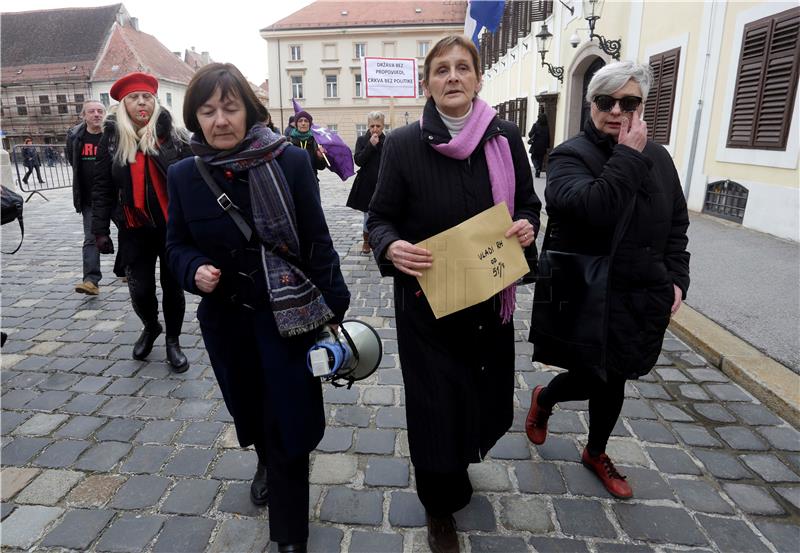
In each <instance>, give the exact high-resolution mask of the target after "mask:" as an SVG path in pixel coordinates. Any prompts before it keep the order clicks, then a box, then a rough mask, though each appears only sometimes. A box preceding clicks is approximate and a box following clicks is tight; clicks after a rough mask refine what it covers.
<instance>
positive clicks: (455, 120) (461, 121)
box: [436, 102, 472, 138]
mask: <svg viewBox="0 0 800 553" xmlns="http://www.w3.org/2000/svg"><path fill="white" fill-rule="evenodd" d="M436 111H438V112H439V117H441V118H442V122H443V123H444V126H445V127H447V130H448V132H449V133H450V137H451V138H455V137H457V136H458V133H460V132H461V131H462V130H463V129H464V126H465V125H466V124H467V119H469V116H470V115H471V114H472V103H471V102H470V104H469V111H467V113H465V114H464V115H462V116H461V117H450V116H449V115H445V114H444V113H442V110H440V109H439V108H438V107H437V108H436Z"/></svg>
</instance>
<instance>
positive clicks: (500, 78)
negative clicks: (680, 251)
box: [481, 1, 800, 241]
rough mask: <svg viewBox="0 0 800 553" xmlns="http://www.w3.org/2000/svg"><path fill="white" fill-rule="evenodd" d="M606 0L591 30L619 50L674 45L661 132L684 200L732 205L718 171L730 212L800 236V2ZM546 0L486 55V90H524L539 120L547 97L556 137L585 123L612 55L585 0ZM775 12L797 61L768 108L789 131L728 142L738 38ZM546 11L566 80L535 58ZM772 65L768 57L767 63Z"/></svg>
mask: <svg viewBox="0 0 800 553" xmlns="http://www.w3.org/2000/svg"><path fill="white" fill-rule="evenodd" d="M604 4H605V5H604V6H603V9H602V12H601V13H600V18H599V19H597V20H596V24H595V29H594V32H595V34H597V35H602V36H603V37H605V38H606V39H607V40H620V41H621V50H620V54H621V55H620V59H623V60H625V59H630V60H635V61H639V62H645V63H648V62H649V61H650V60H651V59H652V58H653V57H654V56H659V55H661V54H663V53H671V54H673V55H674V58H673V59H674V60H675V62H676V70H675V71H674V81H673V83H674V84H673V86H672V89H671V90H672V92H671V110H670V111H668V112H664V111H659V114H660V116H661V117H662V118H663V117H668V119H662V124H663V125H665V127H666V128H665V129H664V131H665V132H666V134H667V135H668V139H666V140H662V141H661V143H662V144H663V145H664V146H665V147H666V148H667V150H668V151H669V152H670V154H671V155H672V157H673V159H674V161H675V166H676V167H677V169H678V173H679V175H680V177H681V181H682V183H683V187H684V193H685V194H686V197H687V202H688V204H689V208H690V209H691V210H693V211H698V212H701V211H707V212H710V213H714V214H716V213H717V211H725V210H727V209H728V208H727V207H725V206H722V205H720V204H719V199H720V196H719V195H718V194H717V195H716V196H715V195H714V194H713V192H715V191H719V190H720V185H719V184H715V183H724V182H725V181H733V182H734V183H737V184H738V185H740V186H739V187H736V186H733V188H734V189H735V190H734V191H733V192H730V190H731V186H730V185H728V186H727V187H725V186H723V188H724V190H727V191H729V192H730V193H731V194H733V195H736V196H737V198H735V199H733V200H730V201H731V202H732V205H734V207H733V208H730V209H731V211H732V212H735V214H736V217H726V218H732V219H734V220H737V221H738V222H740V223H741V224H742V225H743V226H745V227H748V228H752V229H755V230H759V231H762V232H767V233H770V234H773V235H776V236H779V237H782V238H786V239H790V240H793V241H800V172H799V171H798V159H799V158H800V155H798V154H799V153H800V87H798V86H797V74H798V72H797V65H798V62H797V59H796V58H797V51H798V50H797V48H798V47H797V37H798V36H800V32H798V28H799V27H800V19H798V18H800V13H798V15H797V17H795V12H798V10H800V8H798V4H797V3H796V2H763V1H762V2H739V1H736V2H724V1H713V2H711V1H709V2H656V1H645V2H610V1H608V2H605V3H604ZM569 8H572V9H573V13H570V11H569ZM552 9H553V11H552V13H550V14H546V17H545V18H544V19H543V20H542V21H538V22H536V23H534V24H533V26H532V30H531V32H530V34H528V36H526V37H524V38H520V39H519V40H518V42H517V43H516V44H515V45H514V46H513V47H512V48H510V49H508V50H507V51H506V52H505V54H504V55H503V56H501V57H500V58H499V59H498V60H497V62H495V63H493V64H491V66H490V67H489V68H488V70H487V71H486V73H485V75H484V87H483V90H482V92H481V95H482V96H483V97H484V99H486V100H487V101H488V102H489V103H490V104H492V105H498V104H502V103H503V102H505V101H507V100H509V99H512V98H520V97H523V98H524V97H527V98H528V113H527V121H528V122H529V124H530V123H532V122H534V121H535V120H536V114H537V112H538V110H539V107H540V105H542V106H543V105H544V104H545V103H547V102H550V103H551V104H554V113H555V121H552V119H551V122H550V128H551V133H552V134H553V142H554V144H556V145H557V144H559V143H561V142H562V141H564V140H565V139H566V138H568V137H570V136H573V135H574V134H577V133H578V132H580V130H581V128H582V112H583V110H584V107H585V103H584V99H583V96H584V94H585V85H586V84H587V82H588V79H589V78H590V76H591V74H593V71H594V70H596V69H597V68H599V67H600V66H602V65H603V64H605V63H608V62H611V61H614V60H613V59H612V57H611V56H610V55H608V54H607V53H606V52H604V51H603V50H602V49H601V48H600V47H599V45H598V43H599V40H598V39H597V38H596V37H595V38H594V39H593V40H591V41H590V40H589V30H588V24H587V20H586V19H585V14H584V13H582V12H583V3H582V2H579V1H572V2H564V3H563V4H562V3H559V2H553V8H552ZM771 20H775V21H777V23H773V29H774V31H770V32H774V33H775V37H774V41H775V42H774V44H775V45H776V46H775V49H777V48H778V47H780V46H781V43H780V42H779V41H780V40H783V41H784V43H783V46H784V47H785V48H784V50H785V49H786V48H788V49H789V52H790V53H791V52H794V54H793V55H792V56H791V58H784V60H783V62H782V63H784V65H786V64H790V65H791V64H792V62H793V63H794V65H793V67H794V69H793V70H792V69H786V71H787V73H786V75H787V79H788V80H789V81H791V82H789V83H788V84H785V86H787V87H788V88H785V89H784V90H787V92H786V93H785V98H784V99H783V100H781V102H782V103H781V111H782V113H781V114H780V115H775V114H773V115H772V117H773V118H774V119H777V118H779V117H782V118H783V121H777V120H776V121H775V125H777V126H780V127H781V129H783V130H782V132H783V135H784V140H783V143H781V144H777V145H775V144H773V145H768V146H766V147H764V145H763V144H761V145H749V146H748V145H745V146H743V145H741V144H738V145H737V146H736V147H732V146H731V145H730V142H731V139H730V136H731V135H730V133H731V132H732V126H731V121H732V117H733V115H732V112H733V110H734V109H737V108H735V107H734V104H735V96H736V94H737V92H736V91H737V90H741V86H742V85H741V84H738V82H737V76H738V75H739V72H740V62H741V56H742V55H743V39H744V37H745V35H746V33H752V32H753V31H752V28H753V26H756V27H757V26H758V25H760V24H762V23H763V22H766V23H767V24H768V23H769V22H770V21H771ZM542 23H544V24H546V25H547V27H548V29H549V31H550V33H552V35H553V38H552V41H551V44H550V45H549V48H548V51H547V53H546V55H545V61H546V62H547V63H549V64H551V65H552V66H554V67H561V68H563V82H562V81H560V80H559V79H557V78H556V77H554V76H552V75H551V73H550V72H549V71H548V69H547V67H543V66H542V63H541V55H540V52H539V51H537V41H536V37H535V35H536V34H537V33H538V32H539V31H540V30H541V24H542ZM781 25H783V26H781ZM780 33H782V34H780ZM747 36H748V37H751V35H750V34H747ZM770 36H771V35H770ZM748 40H750V39H748ZM770 40H772V38H771V39H770ZM770 44H773V43H770ZM792 48H794V50H792ZM767 59H769V58H767ZM768 65H769V66H770V68H771V67H772V64H771V63H770V64H768ZM790 65H786V67H787V68H788V67H790ZM756 70H758V68H757V67H756ZM769 70H771V69H769ZM765 71H766V70H765ZM792 71H793V72H792ZM765 75H766V73H765ZM765 78H766V77H765ZM787 79H784V80H787ZM740 80H741V79H740ZM765 82H766V81H765ZM772 86H773V85H770V84H767V85H766V88H767V89H768V90H767V91H766V92H764V91H762V94H768V93H769V90H771V87H772ZM782 86H783V85H782ZM737 87H740V88H737ZM792 90H793V91H794V92H793V93H792V92H791V91H792ZM537 98H538V100H540V101H537ZM738 105H739V108H738V109H740V110H741V109H742V107H741V106H742V105H744V106H745V107H746V105H747V104H746V103H742V101H740V102H739V104H738ZM552 109H553V106H552V105H551V106H550V110H552ZM762 112H763V113H765V114H766V112H765V111H762ZM762 112H759V113H762ZM549 113H552V111H549ZM737 113H740V112H737ZM740 115H741V114H740ZM745 115H746V112H745ZM767 116H768V115H764V117H767ZM584 117H585V116H584ZM650 124H651V122H650V121H648V125H650ZM746 130H747V129H746V128H745V131H746ZM526 131H527V129H523V132H526ZM754 136H755V134H754ZM710 189H713V190H710ZM709 192H711V194H710V193H709ZM726 201H727V200H726Z"/></svg>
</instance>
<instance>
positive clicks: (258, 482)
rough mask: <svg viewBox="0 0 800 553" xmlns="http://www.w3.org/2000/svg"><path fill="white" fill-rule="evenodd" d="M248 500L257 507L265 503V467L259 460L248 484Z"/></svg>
mask: <svg viewBox="0 0 800 553" xmlns="http://www.w3.org/2000/svg"><path fill="white" fill-rule="evenodd" d="M250 501H252V502H253V505H258V506H259V507H261V506H262V505H266V504H267V467H266V465H262V464H261V463H260V462H259V463H258V468H256V474H255V476H253V483H252V484H250Z"/></svg>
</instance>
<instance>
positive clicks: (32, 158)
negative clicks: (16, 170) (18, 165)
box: [22, 137, 44, 184]
mask: <svg viewBox="0 0 800 553" xmlns="http://www.w3.org/2000/svg"><path fill="white" fill-rule="evenodd" d="M22 165H23V166H24V167H25V168H26V169H27V171H26V172H25V176H24V177H22V182H23V183H25V184H28V179H29V178H30V176H31V173H33V172H34V171H36V178H37V179H38V181H39V184H44V179H42V174H41V173H40V172H39V167H41V166H42V160H41V158H40V157H39V152H37V151H36V146H34V145H33V139H32V138H30V137H28V138H26V139H25V146H24V147H23V148H22Z"/></svg>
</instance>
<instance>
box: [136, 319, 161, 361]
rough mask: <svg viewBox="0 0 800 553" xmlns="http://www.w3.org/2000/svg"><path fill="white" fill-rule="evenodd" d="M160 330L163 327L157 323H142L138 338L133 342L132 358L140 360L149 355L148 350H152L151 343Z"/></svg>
mask: <svg viewBox="0 0 800 553" xmlns="http://www.w3.org/2000/svg"><path fill="white" fill-rule="evenodd" d="M162 330H164V329H163V328H161V325H160V324H159V323H153V324H146V325H144V329H142V333H141V334H140V335H139V339H138V340H136V343H135V344H133V358H134V359H137V360H139V361H141V360H143V359H145V358H146V357H147V356H148V355H150V352H151V351H153V343H154V342H155V341H156V338H158V335H159V334H161V331H162Z"/></svg>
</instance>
